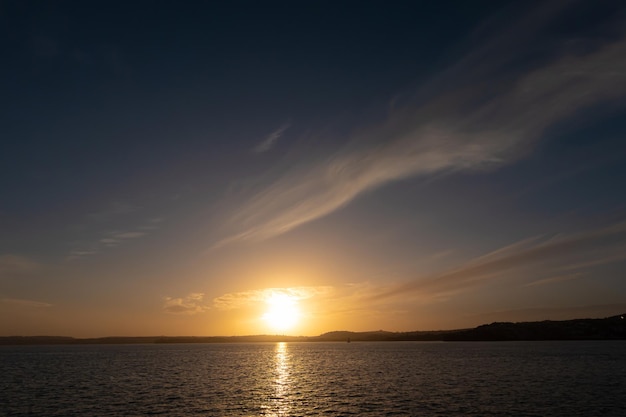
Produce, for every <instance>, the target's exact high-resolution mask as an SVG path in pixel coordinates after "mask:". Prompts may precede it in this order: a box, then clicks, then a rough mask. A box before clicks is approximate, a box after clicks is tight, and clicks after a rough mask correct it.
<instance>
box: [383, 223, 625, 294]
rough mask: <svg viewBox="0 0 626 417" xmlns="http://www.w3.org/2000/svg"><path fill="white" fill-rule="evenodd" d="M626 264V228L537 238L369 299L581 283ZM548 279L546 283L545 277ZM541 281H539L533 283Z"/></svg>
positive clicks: (621, 226)
mask: <svg viewBox="0 0 626 417" xmlns="http://www.w3.org/2000/svg"><path fill="white" fill-rule="evenodd" d="M623 261H626V222H623V223H617V224H613V225H610V226H607V227H602V228H598V229H593V230H587V231H584V232H579V233H576V234H570V235H562V236H557V237H554V238H547V239H546V238H543V239H541V238H534V239H530V240H525V241H523V242H520V243H519V244H514V245H511V246H508V247H506V248H503V249H501V250H497V251H494V252H492V253H490V254H487V255H485V256H482V257H479V258H477V259H474V260H471V261H469V262H467V263H466V264H465V265H462V266H461V267H459V268H456V269H453V270H450V271H446V272H442V273H439V274H432V275H428V276H423V277H419V278H416V279H414V280H412V281H410V282H408V283H405V284H401V285H398V286H396V287H395V288H392V289H389V290H387V291H381V292H380V293H379V294H377V295H374V296H373V297H371V298H372V299H373V300H381V299H385V298H389V297H398V296H411V295H413V296H416V295H419V296H426V297H432V296H437V295H442V294H450V293H455V292H458V291H460V290H465V289H467V288H470V287H473V286H477V285H485V284H487V283H489V282H491V281H492V280H496V279H502V278H505V277H507V276H510V275H515V274H518V273H519V272H521V271H523V272H524V274H525V275H526V276H528V277H530V279H531V280H532V281H531V282H529V283H528V284H527V286H534V285H544V284H548V283H556V282H562V281H566V280H571V279H576V278H579V275H580V274H581V273H582V272H583V271H584V270H585V268H588V267H591V266H597V265H600V264H610V263H616V262H623ZM546 272H547V273H550V274H551V275H550V276H549V277H548V278H543V277H542V274H545V273H546ZM537 276H539V277H540V278H539V279H537V278H535V279H534V280H533V277H537Z"/></svg>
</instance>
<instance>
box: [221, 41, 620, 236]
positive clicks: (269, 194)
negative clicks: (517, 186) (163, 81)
mask: <svg viewBox="0 0 626 417" xmlns="http://www.w3.org/2000/svg"><path fill="white" fill-rule="evenodd" d="M503 38H504V39H508V38H512V36H508V37H507V36H504V37H503ZM527 41H528V43H531V44H532V41H533V39H527ZM535 41H536V40H535ZM591 46H593V47H591ZM591 46H590V47H589V48H587V49H586V50H585V52H584V53H580V52H579V53H576V54H570V55H567V56H558V54H559V53H560V51H557V52H555V55H557V57H556V58H555V57H552V58H551V60H546V59H545V58H544V59H543V60H539V59H537V58H536V57H534V60H532V59H528V60H527V61H528V62H526V67H524V68H523V70H521V69H520V68H518V66H515V65H512V63H511V62H513V63H515V62H516V61H515V59H516V58H515V56H516V54H517V55H521V56H524V53H525V51H524V50H523V49H522V48H521V47H520V48H517V49H515V48H513V49H512V48H511V45H510V44H508V45H507V44H506V43H503V41H494V42H493V45H491V46H490V47H486V48H483V50H481V52H480V53H472V54H469V55H468V57H466V58H465V59H462V60H460V63H462V64H463V65H460V66H459V65H454V66H452V67H451V68H450V70H449V71H443V72H442V74H443V75H442V76H441V77H439V78H438V79H436V80H434V81H432V82H431V83H430V84H428V85H426V86H424V87H423V88H422V89H421V90H420V92H419V93H418V94H417V95H416V96H415V98H413V99H411V100H409V101H410V102H409V103H405V104H404V105H398V104H396V105H395V106H394V109H393V110H392V112H391V114H390V115H389V116H388V118H387V119H386V120H385V121H384V122H382V123H380V124H378V125H373V126H370V127H368V128H364V129H361V131H359V132H356V133H354V134H353V135H352V136H351V137H350V138H349V140H348V143H347V145H346V146H344V147H343V148H342V149H341V150H339V151H337V152H335V153H334V154H332V155H327V156H325V157H323V158H320V159H319V160H317V162H315V163H313V164H311V163H310V161H309V160H298V161H293V163H292V164H291V166H292V168H290V169H288V170H287V171H285V172H284V173H283V175H282V176H280V177H279V178H277V179H276V180H275V181H274V182H273V183H270V184H269V185H268V186H266V187H265V188H263V189H261V190H260V191H258V192H256V193H255V194H254V195H252V196H250V197H249V198H248V199H247V201H245V202H244V203H243V204H241V205H240V206H239V208H238V209H237V210H235V211H233V212H232V213H230V214H229V215H227V216H226V218H225V219H223V222H222V224H223V225H224V226H225V228H226V232H225V233H224V236H225V237H224V238H222V239H221V240H219V241H218V242H217V243H216V244H215V245H214V246H213V248H215V247H220V246H223V245H227V244H232V243H236V242H243V241H249V242H258V241H262V240H265V239H269V238H272V237H274V236H277V235H280V234H283V233H286V232H288V231H290V230H293V229H295V228H297V227H299V226H301V225H303V224H306V223H308V222H311V221H313V220H316V219H319V218H321V217H323V216H326V215H328V214H330V213H332V212H334V211H336V210H338V209H340V208H342V207H344V206H346V205H347V204H349V203H350V202H351V201H353V200H354V199H355V198H357V197H358V196H359V195H361V194H363V193H365V192H368V191H371V190H375V189H377V188H379V187H381V186H383V185H385V184H387V183H389V182H393V181H398V180H401V179H405V178H409V177H418V178H420V177H421V178H431V177H433V176H435V175H445V174H451V173H457V172H467V171H477V170H489V169H496V168H498V167H500V166H502V165H505V164H510V163H512V162H514V161H516V160H518V159H519V158H521V157H523V156H525V155H527V154H528V153H529V152H530V151H531V150H532V149H533V146H534V145H535V143H536V142H537V141H538V140H540V139H541V138H542V135H543V134H544V132H545V131H546V129H547V128H549V127H552V126H554V125H556V124H557V123H562V122H564V121H566V120H568V118H571V117H574V116H577V115H578V114H579V112H580V111H581V110H583V109H586V108H589V107H591V106H594V105H597V104H599V103H607V102H611V101H612V100H613V101H615V100H623V97H624V95H625V94H626V39H625V38H623V37H622V38H620V39H618V40H614V41H612V42H607V43H605V44H602V45H591ZM527 49H532V48H527ZM526 55H528V53H526ZM502 56H506V57H508V59H509V61H507V60H506V59H504V58H502ZM529 62H533V65H534V66H533V67H531V68H528V66H529V65H530V64H529ZM490 63H491V65H492V67H493V68H490V66H489V65H490ZM507 63H508V66H507V65H506V64H507ZM277 132H278V131H277ZM272 137H273V136H272V135H270V137H269V138H268V139H270V138H272ZM272 140H275V139H272ZM265 142H268V143H272V141H267V140H266V141H264V142H263V143H265ZM263 149H264V148H263Z"/></svg>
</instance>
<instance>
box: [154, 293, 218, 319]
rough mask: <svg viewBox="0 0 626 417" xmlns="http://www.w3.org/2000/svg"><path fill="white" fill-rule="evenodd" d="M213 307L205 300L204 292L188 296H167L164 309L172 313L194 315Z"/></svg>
mask: <svg viewBox="0 0 626 417" xmlns="http://www.w3.org/2000/svg"><path fill="white" fill-rule="evenodd" d="M210 308H211V307H210V306H208V305H207V304H206V302H205V301H204V293H200V292H197V293H191V294H189V295H187V296H186V297H178V298H174V297H165V299H164V304H163V311H164V312H166V313H170V314H187V315H193V314H198V313H204V312H205V311H207V310H209V309H210Z"/></svg>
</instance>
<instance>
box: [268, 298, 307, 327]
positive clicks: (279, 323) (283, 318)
mask: <svg viewBox="0 0 626 417" xmlns="http://www.w3.org/2000/svg"><path fill="white" fill-rule="evenodd" d="M265 302H266V303H267V305H268V308H267V311H266V312H265V314H263V320H265V322H266V323H267V324H268V325H269V326H270V327H271V328H272V329H274V330H287V329H290V328H292V327H293V326H294V325H295V324H296V323H297V322H298V319H299V318H300V310H299V309H298V299H297V298H296V297H294V296H292V295H287V294H277V293H273V294H272V295H271V296H270V297H269V298H268V299H267V300H266V301H265Z"/></svg>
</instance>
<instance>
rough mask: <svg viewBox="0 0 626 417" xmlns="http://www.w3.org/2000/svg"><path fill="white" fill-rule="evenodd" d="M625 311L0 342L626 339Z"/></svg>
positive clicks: (6, 341) (7, 338) (1, 340)
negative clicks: (445, 326) (396, 325)
mask: <svg viewBox="0 0 626 417" xmlns="http://www.w3.org/2000/svg"><path fill="white" fill-rule="evenodd" d="M624 317H626V313H625V314H622V315H617V316H611V317H606V318H603V319H574V320H562V321H552V320H544V321H534V322H517V323H511V322H494V323H491V324H483V325H481V326H478V327H475V328H471V329H458V330H432V331H411V332H388V331H384V330H378V331H371V332H351V331H333V332H328V333H324V334H321V335H319V336H285V335H254V336H146V337H98V338H74V337H63V336H3V337H0V345H89V344H138V343H255V342H346V341H350V342H365V341H385V342H387V341H388V342H392V341H444V342H454V341H523V340H626V319H625V318H624Z"/></svg>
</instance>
